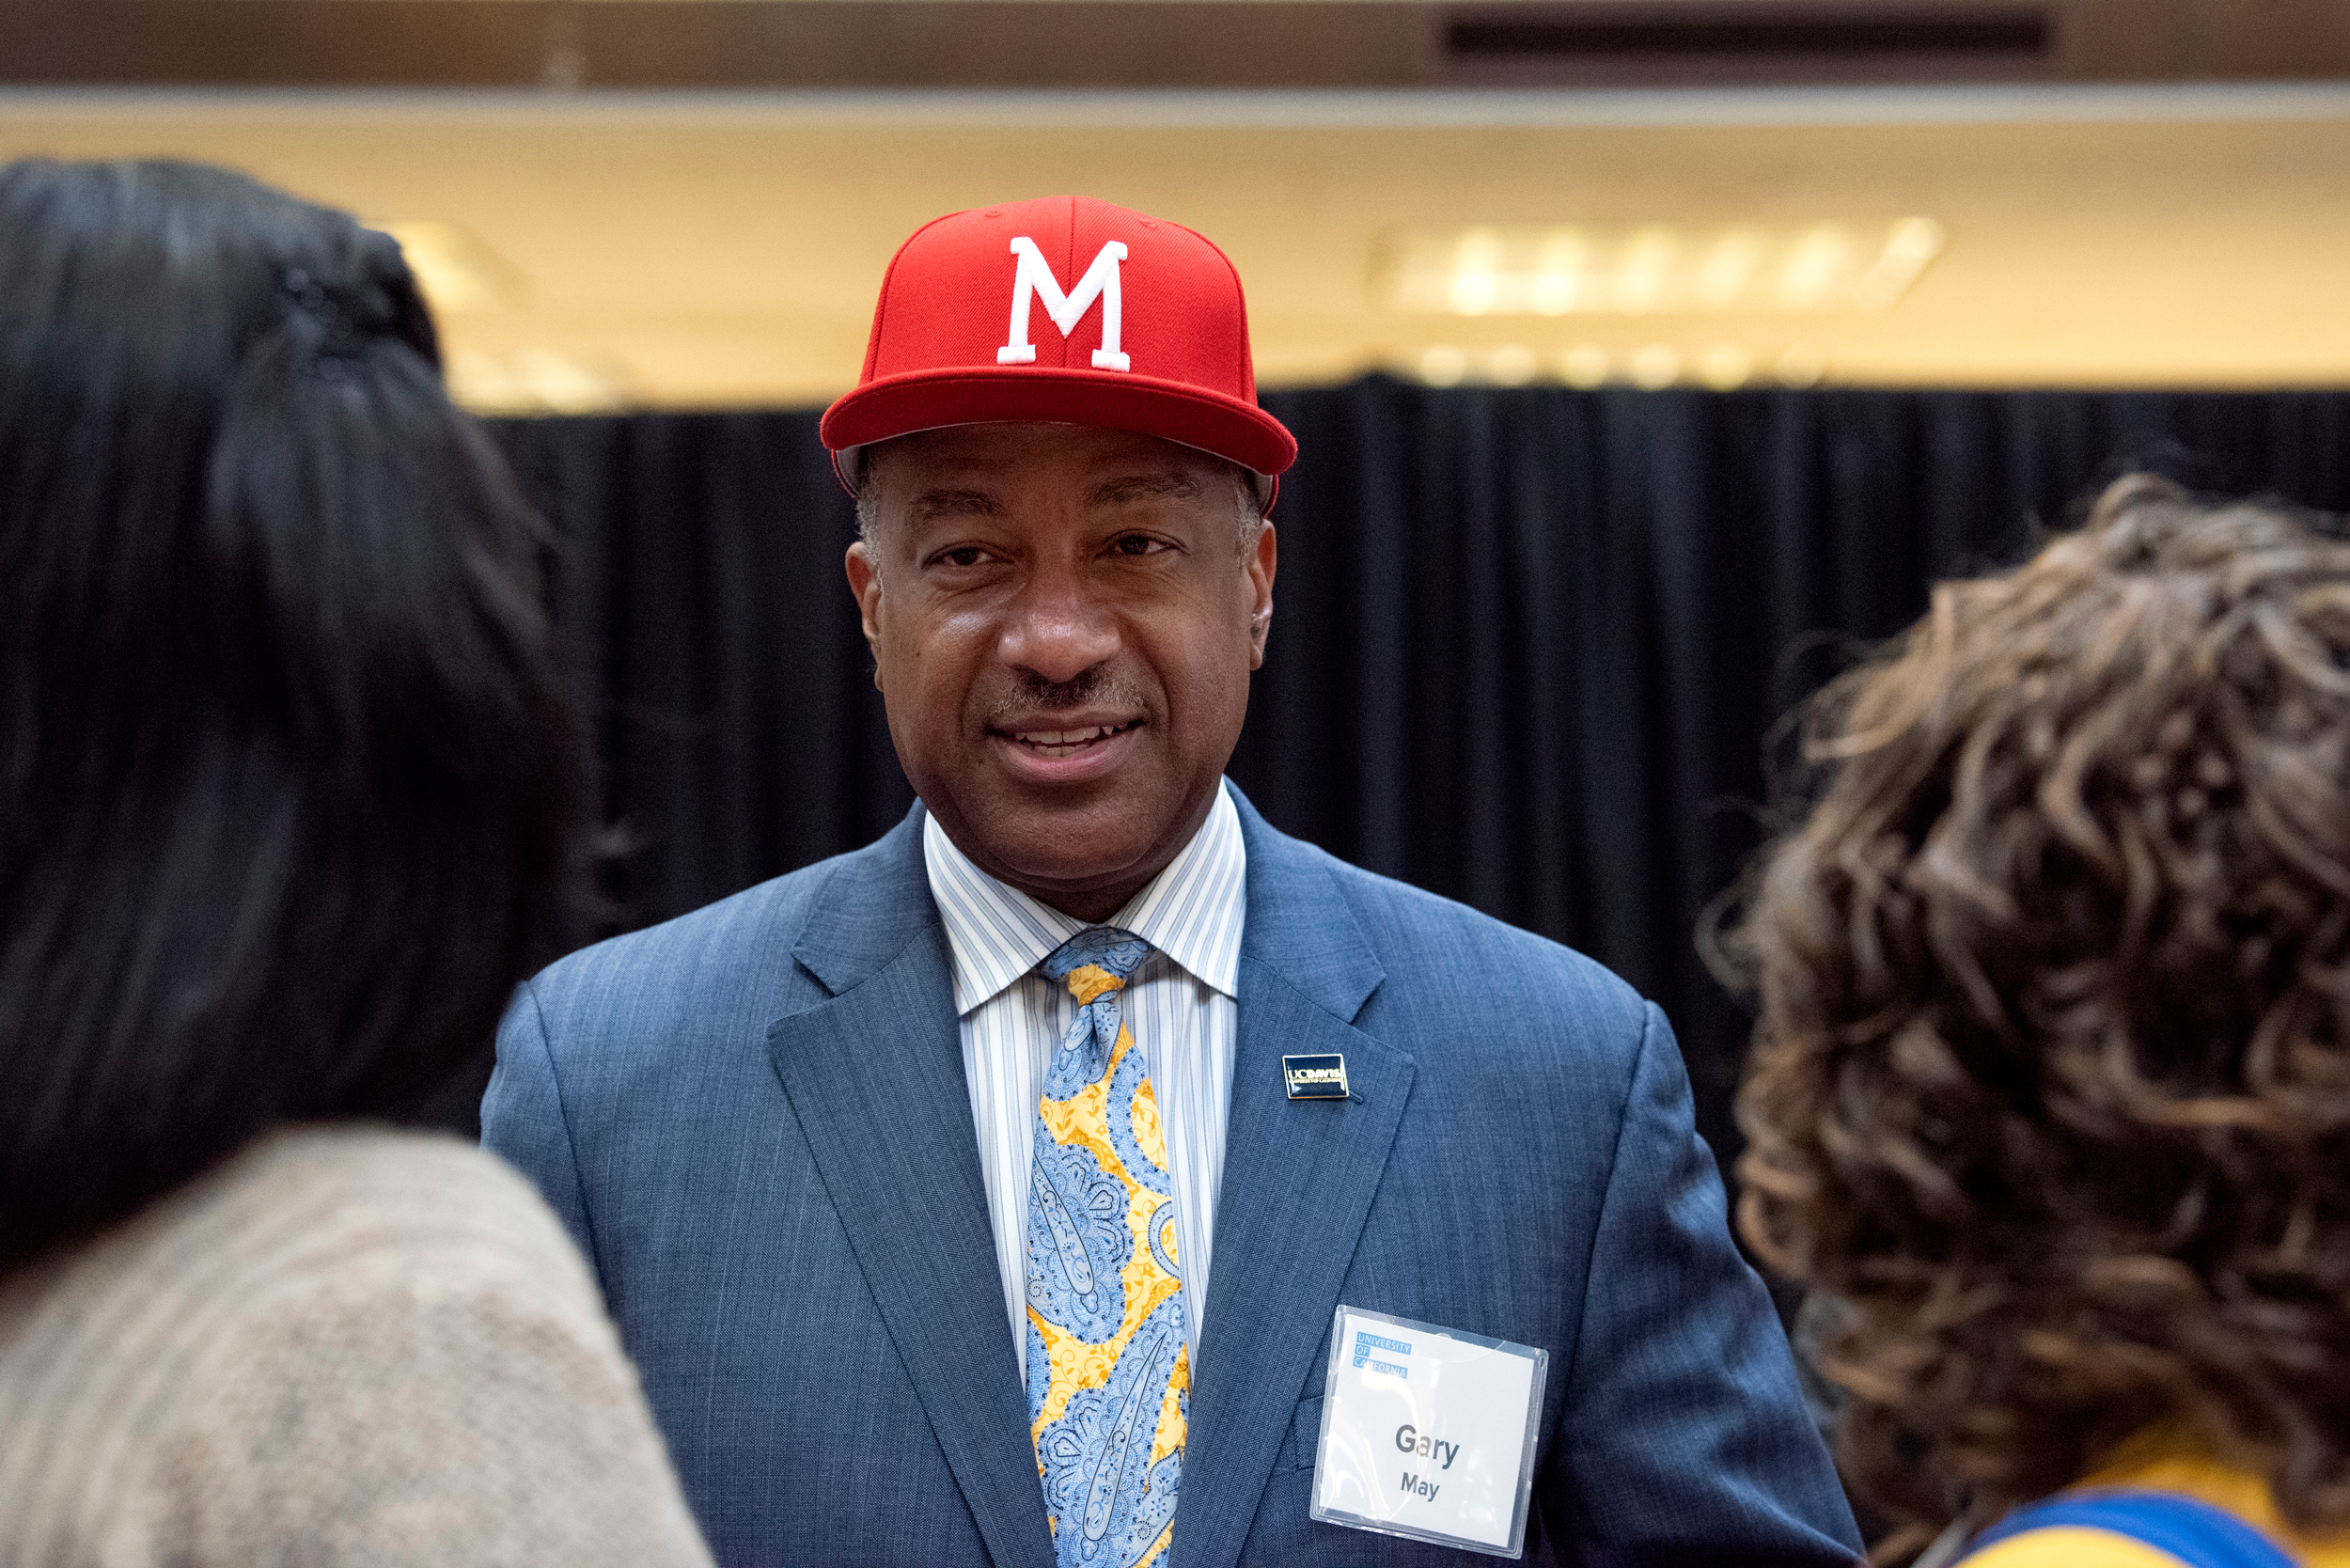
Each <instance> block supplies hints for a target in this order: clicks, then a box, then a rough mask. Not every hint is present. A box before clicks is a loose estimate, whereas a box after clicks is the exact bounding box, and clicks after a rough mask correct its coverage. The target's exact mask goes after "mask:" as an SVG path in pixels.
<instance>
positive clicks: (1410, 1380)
mask: <svg viewBox="0 0 2350 1568" xmlns="http://www.w3.org/2000/svg"><path fill="white" fill-rule="evenodd" d="M1549 1365H1550V1353H1549V1352H1548V1351H1546V1350H1539V1349H1536V1348H1535V1347H1533V1346H1531V1345H1516V1344H1511V1343H1510V1342H1509V1341H1505V1340H1488V1339H1486V1338H1484V1337H1483V1336H1481V1335H1477V1334H1460V1333H1455V1332H1453V1331H1452V1330H1450V1329H1447V1328H1438V1327H1436V1326H1434V1325H1433V1324H1425V1323H1414V1322H1413V1321H1412V1320H1411V1319H1409V1318H1395V1317H1389V1316H1387V1314H1386V1313H1384V1312H1366V1311H1364V1310H1362V1309H1360V1308H1356V1307H1340V1309H1339V1315H1338V1321H1337V1323H1336V1324H1335V1325H1334V1326H1333V1327H1332V1329H1331V1331H1330V1376H1329V1380H1328V1382H1327V1383H1326V1384H1325V1385H1324V1392H1323V1401H1322V1443H1321V1446H1320V1448H1319V1449H1317V1450H1316V1451H1315V1458H1314V1491H1313V1506H1312V1507H1311V1508H1310V1509H1309V1510H1308V1513H1310V1514H1311V1515H1312V1517H1314V1518H1315V1519H1317V1520H1319V1521H1321V1522H1322V1523H1324V1524H1326V1525H1345V1526H1348V1527H1349V1528H1351V1529H1368V1530H1376V1531H1378V1532H1379V1533H1380V1534H1382V1535H1402V1536H1407V1537H1409V1538H1410V1539H1412V1540H1415V1541H1433V1542H1436V1543H1438V1544H1443V1545H1447V1546H1458V1547H1463V1548H1465V1549H1466V1550H1469V1551H1473V1552H1489V1553H1491V1554H1493V1555H1494V1556H1496V1557H1517V1556H1519V1555H1521V1554H1522V1553H1523V1552H1524V1551H1525V1550H1526V1505H1527V1499H1528V1497H1530V1496H1531V1495H1532V1493H1533V1490H1534V1438H1535V1434H1536V1428H1537V1425H1538V1421H1539V1418H1540V1416H1541V1414H1542V1408H1543V1374H1544V1373H1545V1372H1547V1371H1548V1369H1549Z"/></svg>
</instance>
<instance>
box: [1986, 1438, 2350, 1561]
mask: <svg viewBox="0 0 2350 1568" xmlns="http://www.w3.org/2000/svg"><path fill="white" fill-rule="evenodd" d="M2080 1486H2081V1489H2083V1490H2086V1489H2089V1488H2092V1487H2110V1486H2128V1487H2136V1488H2139V1489H2140V1490H2143V1491H2150V1492H2171V1493H2175V1494H2177V1495H2178V1496H2180V1497H2193V1498H2194V1499H2195V1500H2196V1501H2198V1502H2205V1503H2209V1504H2211V1506H2212V1507H2214V1508H2218V1509H2225V1510H2226V1511H2227V1512H2228V1513H2233V1514H2234V1515H2235V1516H2236V1517H2237V1518H2239V1519H2241V1520H2243V1521H2244V1522H2245V1523H2246V1524H2248V1525H2250V1526H2252V1527H2253V1528H2254V1529H2258V1530H2260V1531H2262V1532H2263V1533H2264V1534H2265V1535H2267V1537H2268V1538H2269V1539H2270V1540H2271V1541H2274V1542H2275V1543H2276V1544H2278V1545H2279V1546H2281V1547H2283V1548H2284V1549H2285V1551H2287V1552H2288V1553H2290V1554H2291V1555H2292V1556H2293V1558H2294V1559H2295V1560H2296V1561H2298V1562H2301V1563H2304V1564H2306V1565H2307V1568H2350V1538H2345V1537H2342V1536H2336V1537H2333V1538H2331V1539H2330V1540H2326V1541H2316V1540H2311V1539H2310V1538H2309V1537H2306V1536H2302V1535H2297V1534H2295V1533H2294V1531H2292V1530H2291V1529H2287V1528H2286V1526H2285V1522H2284V1520H2283V1519H2282V1517H2280V1516H2279V1514H2278V1513H2277V1508H2276V1504H2275V1503H2274V1502H2272V1501H2271V1500H2270V1498H2269V1495H2268V1483H2267V1482H2264V1481H2263V1480H2262V1479H2261V1478H2260V1477H2259V1476H2257V1475H2255V1474H2253V1473H2252V1472H2251V1471H2249V1470H2239V1469H2235V1468H2233V1467H2232V1466H2227V1465H2223V1464H2221V1463H2220V1462H2219V1461H2217V1460H2216V1459H2214V1458H2212V1457H2211V1456H2210V1455H2209V1454H2208V1453H2207V1452H2205V1451H2204V1450H2202V1449H2201V1446H2200V1445H2198V1444H2197V1443H2196V1442H2195V1441H2194V1440H2193V1439H2192V1438H2190V1437H2187V1436H2186V1435H2182V1434H2179V1433H2177V1432H2175V1431H2170V1430H2167V1429H2158V1430H2156V1431H2154V1432H2150V1433H2146V1434H2144V1435H2140V1436H2139V1437H2137V1438H2134V1439H2133V1440H2131V1441H2130V1442H2128V1443H2125V1444H2123V1446H2122V1448H2121V1449H2120V1450H2118V1451H2117V1452H2116V1453H2115V1454H2114V1456H2113V1458H2112V1460H2111V1462H2109V1463H2108V1464H2107V1466H2105V1468H2103V1469H2101V1470H2099V1471H2097V1472H2096V1473H2095V1474H2094V1475H2092V1476H2090V1477H2088V1478H2086V1479H2085V1480H2083V1481H2082V1482H2081V1483H2080ZM1966 1568H2178V1559H2176V1558H2174V1557H2172V1556H2171V1555H2170V1553H2168V1552H2159V1551H2156V1550H2154V1548H2153V1547H2152V1546H2143V1545H2140V1544H2138V1543H2137V1542H2134V1541H2125V1540H2123V1538H2121V1537H2120V1536H2117V1535H2113V1534H2109V1533H2108V1532H2107V1531H2105V1530H2098V1529H2078V1528H2076V1527H2074V1526H2069V1525H2068V1526H2063V1527H2060V1528H2057V1529H2035V1530H2027V1531H2025V1532H2024V1533H2023V1534H2021V1535H2015V1536H2010V1537H2009V1538H2008V1539H2007V1540H2005V1541H2002V1542H2000V1543H1999V1544H1998V1545H1996V1546H1993V1547H1991V1548H1990V1549H1989V1550H1987V1551H1983V1552H1980V1553H1977V1554H1976V1555H1975V1556H1973V1557H1970V1558H1968V1559H1967V1560H1966Z"/></svg>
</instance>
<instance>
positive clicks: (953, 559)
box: [932, 544, 987, 566]
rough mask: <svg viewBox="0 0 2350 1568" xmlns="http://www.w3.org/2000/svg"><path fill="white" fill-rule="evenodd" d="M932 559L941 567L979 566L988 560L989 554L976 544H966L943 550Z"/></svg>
mask: <svg viewBox="0 0 2350 1568" xmlns="http://www.w3.org/2000/svg"><path fill="white" fill-rule="evenodd" d="M932 559H933V560H934V561H936V562H937V563H938V564H939V565H940V566H977V565H979V562H981V561H983V560H985V559H987V552H986V551H984V550H982V549H980V548H979V546H978V545H976V544H964V545H959V546H957V547H956V548H954V549H952V550H942V551H940V552H939V553H938V554H937V555H936V556H934V557H932Z"/></svg>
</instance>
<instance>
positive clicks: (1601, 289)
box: [1371, 218, 1943, 316]
mask: <svg viewBox="0 0 2350 1568" xmlns="http://www.w3.org/2000/svg"><path fill="white" fill-rule="evenodd" d="M1942 246H1943V230H1942V226H1941V225H1940V224H1937V223H1935V221H1934V220H1933V219H1931V218H1902V219H1899V220H1897V221H1895V222H1892V223H1877V224H1859V223H1832V222H1821V223H1811V224H1794V225H1789V224H1781V225H1776V226H1774V225H1768V224H1731V225H1726V226H1722V227H1711V228H1700V227H1673V226H1670V225H1667V224H1643V225H1640V226H1638V227H1631V228H1622V229H1612V230H1611V229H1604V228H1596V227H1578V226H1574V225H1555V226H1551V227H1516V228H1512V227H1500V226H1496V225H1491V224H1486V225H1480V226H1477V227H1471V228H1464V229H1411V230H1405V231H1402V232H1400V233H1397V234H1393V235H1390V236H1389V237H1388V238H1387V240H1386V241H1385V242H1384V243H1382V244H1381V245H1380V247H1379V251H1378V254H1377V257H1376V259H1375V260H1374V263H1373V267H1372V281H1371V287H1372V294H1373V296H1374V297H1375V298H1377V299H1378V300H1379V301H1380V302H1381V303H1383V304H1385V305H1386V306H1388V307H1389V308H1392V309H1396V310H1404V311H1411V312H1415V313H1419V314H1428V315H1455V316H1487V315H1495V316H1563V315H1567V314H1569V313H1595V314H1612V315H1621V316H1647V315H1655V314H1674V313H1691V312H1725V311H1773V312H1780V311H1785V312H1797V313H1808V312H1812V311H1823V310H1882V309H1884V308H1885V307H1886V306H1889V305H1891V304H1892V303H1893V302H1894V301H1896V300H1898V299H1900V298H1901V297H1902V295H1903V293H1904V292H1905V291H1906V290H1908V288H1909V286H1910V285H1911V284H1912V283H1914V282H1916V281H1917V279H1918V274H1920V273H1922V272H1923V271H1925V269H1926V266H1927V264H1928V263H1930V262H1931V261H1933V259H1935V257H1936V256H1938V255H1940V254H1941V252H1942Z"/></svg>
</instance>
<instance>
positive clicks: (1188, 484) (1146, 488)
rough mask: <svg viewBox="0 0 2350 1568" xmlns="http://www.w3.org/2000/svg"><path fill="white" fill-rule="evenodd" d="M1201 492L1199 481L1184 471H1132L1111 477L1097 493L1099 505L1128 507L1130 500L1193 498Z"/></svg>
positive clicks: (1095, 497)
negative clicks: (1163, 496)
mask: <svg viewBox="0 0 2350 1568" xmlns="http://www.w3.org/2000/svg"><path fill="white" fill-rule="evenodd" d="M1197 494H1199V480H1197V479H1195V478H1192V477H1191V476H1190V475H1189V474H1185V473H1183V472H1182V471H1181V470H1169V471H1167V472H1166V473H1161V474H1128V475H1124V476H1122V477H1121V478H1115V479H1110V480H1108V481H1106V482H1105V483H1104V484H1102V485H1100V486H1098V487H1097V488H1096V489H1095V490H1094V492H1093V504H1094V505H1095V506H1097V507H1119V506H1124V505H1125V504H1126V503H1127V502H1129V501H1148V500H1151V499H1153V498H1154V497H1157V496H1161V495H1172V496H1178V497H1183V498H1186V499H1187V498H1189V497H1191V496H1194V495H1197Z"/></svg>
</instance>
